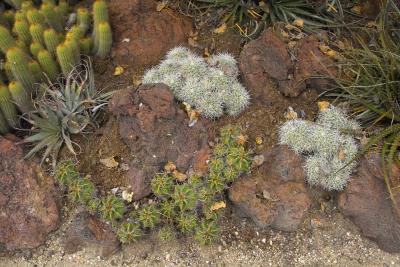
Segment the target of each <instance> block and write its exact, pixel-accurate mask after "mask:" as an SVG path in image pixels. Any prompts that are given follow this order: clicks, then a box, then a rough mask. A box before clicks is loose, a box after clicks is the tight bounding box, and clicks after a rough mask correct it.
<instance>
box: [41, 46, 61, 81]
mask: <svg viewBox="0 0 400 267" xmlns="http://www.w3.org/2000/svg"><path fill="white" fill-rule="evenodd" d="M37 58H38V61H39V64H40V66H41V67H42V69H43V71H44V72H45V74H46V75H47V77H48V78H49V80H50V81H52V82H54V81H55V80H57V77H58V74H59V73H60V72H59V70H58V65H57V62H56V61H55V60H54V59H53V57H52V56H51V54H50V53H49V52H48V51H47V50H44V49H43V50H41V51H40V52H39V54H38V57H37Z"/></svg>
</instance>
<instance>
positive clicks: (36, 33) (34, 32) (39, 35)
mask: <svg viewBox="0 0 400 267" xmlns="http://www.w3.org/2000/svg"><path fill="white" fill-rule="evenodd" d="M29 32H30V33H31V36H32V40H33V41H34V42H38V43H39V44H41V45H42V46H44V38H43V32H44V27H43V25H42V24H39V23H33V24H31V26H29Z"/></svg>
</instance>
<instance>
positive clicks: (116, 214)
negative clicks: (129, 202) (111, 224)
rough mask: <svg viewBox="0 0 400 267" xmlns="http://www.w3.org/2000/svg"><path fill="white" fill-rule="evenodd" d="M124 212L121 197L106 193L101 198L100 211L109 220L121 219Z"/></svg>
mask: <svg viewBox="0 0 400 267" xmlns="http://www.w3.org/2000/svg"><path fill="white" fill-rule="evenodd" d="M124 212H125V204H124V202H123V200H122V199H120V198H118V197H116V196H114V195H108V196H107V197H105V198H103V199H102V200H101V205H100V213H101V215H102V217H103V218H104V219H106V220H109V221H115V220H118V219H121V218H122V217H123V215H124Z"/></svg>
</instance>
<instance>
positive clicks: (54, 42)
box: [43, 28, 61, 56]
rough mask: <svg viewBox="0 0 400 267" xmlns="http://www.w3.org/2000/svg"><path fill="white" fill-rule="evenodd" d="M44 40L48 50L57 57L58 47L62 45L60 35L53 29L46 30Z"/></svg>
mask: <svg viewBox="0 0 400 267" xmlns="http://www.w3.org/2000/svg"><path fill="white" fill-rule="evenodd" d="M43 39H44V43H45V45H46V48H47V50H48V51H49V52H50V53H51V54H52V55H53V56H56V51H57V46H58V45H59V44H60V43H61V38H60V36H59V35H58V33H57V32H56V31H55V30H54V29H52V28H50V29H46V30H45V31H44V32H43Z"/></svg>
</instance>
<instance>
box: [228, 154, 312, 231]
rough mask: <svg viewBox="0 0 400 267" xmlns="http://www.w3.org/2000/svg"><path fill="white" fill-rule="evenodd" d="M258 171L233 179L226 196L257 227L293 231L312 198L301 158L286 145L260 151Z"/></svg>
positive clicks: (303, 215)
mask: <svg viewBox="0 0 400 267" xmlns="http://www.w3.org/2000/svg"><path fill="white" fill-rule="evenodd" d="M263 156H264V158H265V162H264V163H263V164H262V165H261V166H260V167H259V169H258V171H257V173H256V174H255V175H253V176H251V177H244V178H241V179H240V180H238V181H236V182H235V183H234V184H233V185H232V187H231V188H230V190H229V198H230V200H232V202H233V203H234V204H235V206H236V207H237V208H238V210H239V212H240V213H241V214H242V215H243V216H245V217H250V218H251V219H252V220H253V221H254V222H255V223H256V224H257V225H258V226H260V227H268V226H270V227H272V228H274V229H278V230H282V231H295V230H297V228H298V227H299V225H300V224H301V222H302V220H303V219H304V217H305V215H306V214H307V211H308V209H309V208H310V205H311V200H310V198H309V196H308V194H307V189H306V187H305V184H304V178H305V177H304V172H303V164H304V162H303V160H302V159H301V157H299V156H298V155H296V153H294V152H293V151H292V150H290V149H289V148H288V147H286V146H279V147H276V148H274V149H272V150H270V151H267V152H265V153H263Z"/></svg>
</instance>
